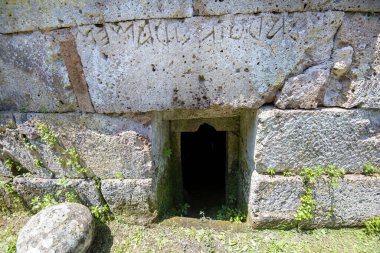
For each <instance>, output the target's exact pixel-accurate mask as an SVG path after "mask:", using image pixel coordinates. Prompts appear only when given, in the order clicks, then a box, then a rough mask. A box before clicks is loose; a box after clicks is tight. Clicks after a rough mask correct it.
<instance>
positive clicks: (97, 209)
mask: <svg viewBox="0 0 380 253" xmlns="http://www.w3.org/2000/svg"><path fill="white" fill-rule="evenodd" d="M90 211H91V213H92V215H93V216H94V217H95V218H96V219H97V220H99V221H101V222H107V221H108V220H109V219H110V209H109V207H108V206H107V205H106V204H104V205H102V206H91V207H90Z"/></svg>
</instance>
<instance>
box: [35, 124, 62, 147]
mask: <svg viewBox="0 0 380 253" xmlns="http://www.w3.org/2000/svg"><path fill="white" fill-rule="evenodd" d="M37 133H38V135H39V136H40V137H41V141H42V142H44V143H46V144H47V145H48V147H49V148H53V147H54V146H55V145H57V144H58V138H57V135H56V134H54V133H53V132H52V131H50V129H49V128H48V127H47V126H46V125H45V124H43V123H40V124H38V125H37Z"/></svg>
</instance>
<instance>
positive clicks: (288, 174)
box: [282, 170, 294, 177]
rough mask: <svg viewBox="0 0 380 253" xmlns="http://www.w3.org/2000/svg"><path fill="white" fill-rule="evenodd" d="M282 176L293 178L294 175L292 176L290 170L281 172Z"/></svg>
mask: <svg viewBox="0 0 380 253" xmlns="http://www.w3.org/2000/svg"><path fill="white" fill-rule="evenodd" d="M282 175H284V177H291V176H293V175H294V174H293V172H291V171H290V170H284V171H283V172H282Z"/></svg>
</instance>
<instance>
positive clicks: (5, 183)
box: [0, 176, 25, 212]
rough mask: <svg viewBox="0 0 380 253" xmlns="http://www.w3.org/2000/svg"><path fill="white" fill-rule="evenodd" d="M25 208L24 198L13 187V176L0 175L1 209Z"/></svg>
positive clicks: (18, 209)
mask: <svg viewBox="0 0 380 253" xmlns="http://www.w3.org/2000/svg"><path fill="white" fill-rule="evenodd" d="M21 210H25V208H24V205H23V202H22V199H21V198H19V197H18V196H17V195H16V194H15V192H13V188H12V178H10V177H2V176H0V211H15V212H17V211H21Z"/></svg>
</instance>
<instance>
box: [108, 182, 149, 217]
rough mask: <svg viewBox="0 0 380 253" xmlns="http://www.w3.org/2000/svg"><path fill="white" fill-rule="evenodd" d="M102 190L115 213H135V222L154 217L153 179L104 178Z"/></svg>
mask: <svg viewBox="0 0 380 253" xmlns="http://www.w3.org/2000/svg"><path fill="white" fill-rule="evenodd" d="M101 190H102V195H103V197H104V199H105V201H106V202H107V204H108V206H109V207H110V209H111V211H112V212H113V213H114V214H123V215H126V216H134V215H135V216H134V217H135V218H136V221H135V223H136V222H137V223H143V222H146V220H151V219H152V218H153V213H151V210H152V209H153V208H154V206H152V203H154V201H153V200H154V199H153V194H152V190H153V189H152V179H125V180H118V179H104V180H102V186H101Z"/></svg>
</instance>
